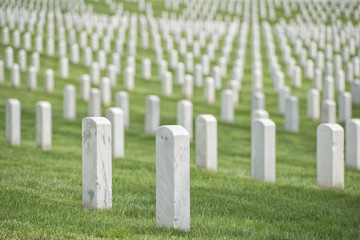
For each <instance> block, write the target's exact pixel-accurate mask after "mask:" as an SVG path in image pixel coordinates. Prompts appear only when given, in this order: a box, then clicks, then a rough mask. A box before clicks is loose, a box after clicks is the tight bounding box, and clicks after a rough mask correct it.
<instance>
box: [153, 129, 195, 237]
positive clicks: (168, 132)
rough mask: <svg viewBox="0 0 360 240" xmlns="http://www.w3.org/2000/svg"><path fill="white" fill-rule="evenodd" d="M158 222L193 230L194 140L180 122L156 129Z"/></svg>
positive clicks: (160, 224)
mask: <svg viewBox="0 0 360 240" xmlns="http://www.w3.org/2000/svg"><path fill="white" fill-rule="evenodd" d="M156 224H157V225H158V226H161V227H170V228H177V229H182V230H190V141H189V134H188V133H187V131H186V130H185V129H184V128H183V127H181V126H178V125H175V126H162V127H160V128H159V129H158V130H157V131H156Z"/></svg>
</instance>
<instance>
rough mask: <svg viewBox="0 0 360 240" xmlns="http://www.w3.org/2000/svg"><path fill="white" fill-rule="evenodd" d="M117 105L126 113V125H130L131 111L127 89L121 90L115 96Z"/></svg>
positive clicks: (127, 126)
mask: <svg viewBox="0 0 360 240" xmlns="http://www.w3.org/2000/svg"><path fill="white" fill-rule="evenodd" d="M115 98H116V99H115V101H116V107H118V108H121V109H122V110H123V114H124V127H125V128H129V126H130V111H129V94H128V93H127V92H125V91H119V92H117V93H116V96H115Z"/></svg>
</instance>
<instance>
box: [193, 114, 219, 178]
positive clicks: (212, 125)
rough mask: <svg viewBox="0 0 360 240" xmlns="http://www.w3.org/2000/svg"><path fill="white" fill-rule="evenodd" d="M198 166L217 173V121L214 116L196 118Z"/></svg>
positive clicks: (207, 115)
mask: <svg viewBox="0 0 360 240" xmlns="http://www.w3.org/2000/svg"><path fill="white" fill-rule="evenodd" d="M195 124H196V126H195V128H196V129H195V130H196V144H195V148H196V166H197V167H198V168H205V169H207V170H211V171H217V165H218V159H217V155H218V154H217V120H216V118H215V117H214V116H213V115H210V114H204V115H199V116H197V117H196V123H195Z"/></svg>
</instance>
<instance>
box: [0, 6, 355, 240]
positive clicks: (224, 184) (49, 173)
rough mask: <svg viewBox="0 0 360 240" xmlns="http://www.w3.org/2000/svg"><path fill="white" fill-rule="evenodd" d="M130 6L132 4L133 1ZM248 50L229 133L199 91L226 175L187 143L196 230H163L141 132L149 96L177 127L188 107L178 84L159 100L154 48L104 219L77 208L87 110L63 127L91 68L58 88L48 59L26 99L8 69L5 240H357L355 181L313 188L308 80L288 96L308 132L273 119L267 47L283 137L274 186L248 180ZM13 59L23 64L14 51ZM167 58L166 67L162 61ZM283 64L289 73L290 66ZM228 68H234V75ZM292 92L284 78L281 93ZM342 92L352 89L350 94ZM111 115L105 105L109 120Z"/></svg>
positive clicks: (1, 174) (135, 95)
mask: <svg viewBox="0 0 360 240" xmlns="http://www.w3.org/2000/svg"><path fill="white" fill-rule="evenodd" d="M98 4H99V3H98ZM126 4H129V5H131V6H132V7H134V6H133V5H134V4H135V3H126ZM154 4H158V3H157V2H156V3H155V2H154V3H153V6H154ZM131 6H130V7H131ZM94 9H95V6H94ZM102 11H106V8H105V7H104V8H103V10H102ZM0 35H1V34H0ZM249 36H251V32H250V33H249ZM138 41H140V38H138ZM235 42H236V41H235ZM150 44H151V43H150ZM247 44H248V48H247V52H246V65H245V74H244V80H243V90H242V92H241V94H240V104H239V107H238V108H237V109H236V117H235V120H236V121H235V123H234V124H224V123H221V122H220V92H217V95H216V103H215V104H214V105H211V106H208V105H205V104H204V103H203V97H202V96H203V92H202V91H203V90H202V89H200V88H195V89H194V98H193V100H192V102H193V104H194V116H197V115H199V114H205V113H210V114H213V115H215V116H216V118H217V119H218V120H219V123H218V146H219V155H218V159H219V166H218V172H207V171H204V170H200V169H197V168H196V164H195V151H194V150H195V148H194V147H195V146H194V142H192V143H191V156H190V157H191V163H190V164H191V170H190V172H191V183H190V184H191V188H190V190H191V230H190V231H189V232H184V231H179V230H173V229H167V228H158V227H156V221H155V211H156V209H155V201H156V199H155V187H156V186H155V171H156V169H155V161H156V159H155V137H154V136H147V135H145V134H144V119H145V115H144V114H145V98H146V97H147V96H148V95H149V94H157V95H159V96H160V97H161V124H176V104H177V102H178V101H179V100H180V99H181V88H180V87H179V86H176V85H174V94H173V96H172V97H163V96H161V85H160V82H159V81H158V80H157V77H156V76H157V67H156V64H155V55H154V52H153V51H150V50H148V51H143V50H142V49H141V48H138V49H137V53H138V55H137V71H136V84H135V86H136V88H135V91H134V92H131V93H129V94H130V119H131V121H130V128H129V129H128V130H126V135H125V139H126V142H125V154H126V157H125V158H123V159H113V169H112V171H113V181H112V183H113V208H112V210H107V211H89V210H85V209H83V208H82V175H81V174H82V169H81V119H82V118H84V117H86V116H87V103H84V102H82V101H81V100H80V99H78V101H77V120H76V121H72V122H69V121H65V120H64V119H63V117H62V114H63V113H62V111H63V107H62V106H63V98H62V92H63V87H64V86H65V85H66V84H69V83H71V84H74V85H75V86H76V87H77V92H78V97H79V96H80V93H79V89H80V88H79V79H80V76H81V74H84V73H89V72H90V71H89V70H88V69H86V68H85V67H83V66H82V65H70V78H69V79H67V80H62V79H60V77H59V71H58V65H59V58H57V57H51V58H50V57H47V56H46V55H43V54H42V55H41V70H40V73H39V75H38V88H37V90H35V91H28V90H27V87H26V85H27V84H26V81H27V78H26V73H23V74H22V75H21V87H20V88H19V89H14V88H11V87H10V73H9V71H6V73H5V74H6V83H5V85H3V86H0V119H1V121H0V238H15V239H16V238H21V239H39V238H44V239H59V238H60V239H87V238H120V239H124V238H127V239H139V238H141V239H143V238H145V239H148V238H156V239H168V238H181V237H184V238H199V239H217V238H234V239H239V238H244V239H264V238H266V239H358V238H360V229H359V224H360V218H359V215H360V208H359V202H360V185H359V182H360V172H359V171H356V170H352V169H345V189H343V190H339V189H319V188H318V187H317V185H316V127H317V126H318V124H319V122H318V121H315V122H313V121H309V120H307V119H306V91H307V89H309V88H311V81H310V80H307V79H303V87H302V88H301V89H292V92H293V95H296V96H297V97H299V100H300V116H301V124H300V129H301V132H300V133H299V134H294V133H288V132H285V131H284V119H283V116H280V115H279V114H278V113H277V96H276V94H275V93H274V91H273V87H272V84H271V79H270V75H269V72H268V62H267V59H266V54H265V43H264V41H263V42H262V52H263V67H264V89H265V94H266V109H267V110H268V111H269V113H270V117H271V119H272V120H274V121H275V122H276V128H277V129H276V183H275V184H272V183H264V182H261V181H255V180H252V179H251V162H250V154H251V153H250V149H251V139H250V106H251V71H252V69H251V39H250V38H249V39H248V43H247ZM138 45H139V46H140V44H138ZM5 47H6V46H3V45H0V59H3V60H4V58H5V57H4V52H5ZM277 48H278V47H277ZM234 49H235V48H234ZM124 50H125V51H126V44H125V46H124ZM164 53H165V52H164ZM28 55H29V56H30V54H28ZM14 56H15V59H17V50H15V54H14ZM94 56H96V55H94ZM164 56H165V57H166V58H167V54H164ZM144 57H150V58H151V59H152V74H153V77H152V79H151V80H149V81H145V80H142V79H141V74H140V73H141V59H142V58H144ZM233 58H234V54H233V55H232V59H233ZM279 59H280V58H279ZM28 60H30V59H28ZM197 61H199V60H198V59H196V60H195V62H197ZM29 62H30V61H28V63H29ZM124 63H125V57H122V66H124ZM281 64H282V67H283V70H285V68H284V63H282V62H281ZM231 67H232V66H231V64H229V71H228V73H230V69H231ZM46 68H53V69H54V70H55V75H56V79H55V92H54V93H53V94H46V93H45V92H44V87H43V75H44V71H45V69H46ZM104 74H105V73H104V72H103V73H102V75H104ZM229 79H230V74H228V76H227V77H226V78H225V79H224V80H223V86H226V82H227V81H228V80H229ZM290 83H291V82H290V79H288V78H287V79H286V84H287V85H290ZM122 86H123V82H122V74H121V75H119V77H118V85H117V87H116V88H115V89H113V90H112V94H113V103H114V96H115V93H116V92H117V91H119V90H122V89H123V87H122ZM346 87H347V90H349V86H348V85H347V86H346ZM13 97H16V98H18V99H19V100H20V101H21V111H22V112H21V114H22V142H21V146H19V147H11V146H8V145H7V144H6V141H5V103H6V100H7V99H8V98H13ZM40 100H47V101H49V102H50V103H51V104H52V107H53V148H52V150H51V151H41V150H38V149H36V143H35V104H36V102H37V101H40ZM105 110H106V108H105V107H103V113H104V112H105ZM353 116H354V118H359V117H360V109H359V108H354V109H353Z"/></svg>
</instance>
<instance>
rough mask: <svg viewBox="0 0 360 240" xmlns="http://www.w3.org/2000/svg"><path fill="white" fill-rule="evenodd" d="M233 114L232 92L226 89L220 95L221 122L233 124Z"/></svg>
mask: <svg viewBox="0 0 360 240" xmlns="http://www.w3.org/2000/svg"><path fill="white" fill-rule="evenodd" d="M234 112H235V111H234V97H233V91H232V90H230V89H226V90H224V91H222V93H221V121H222V122H226V123H233V122H234V118H235V113H234Z"/></svg>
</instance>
